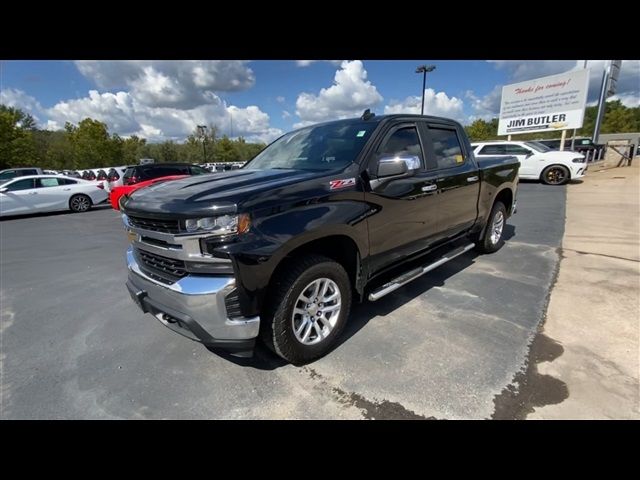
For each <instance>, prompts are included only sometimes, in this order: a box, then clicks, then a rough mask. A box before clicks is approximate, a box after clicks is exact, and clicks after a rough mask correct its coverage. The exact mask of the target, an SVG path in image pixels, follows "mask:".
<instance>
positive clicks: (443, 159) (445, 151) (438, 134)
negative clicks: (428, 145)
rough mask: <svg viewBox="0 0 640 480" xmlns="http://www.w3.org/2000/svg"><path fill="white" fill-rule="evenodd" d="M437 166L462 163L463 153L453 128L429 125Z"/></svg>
mask: <svg viewBox="0 0 640 480" xmlns="http://www.w3.org/2000/svg"><path fill="white" fill-rule="evenodd" d="M429 135H430V136H431V141H432V142H433V152H434V154H435V156H436V162H437V164H438V168H451V167H456V166H459V165H462V164H463V163H464V155H463V154H462V147H461V146H460V140H458V134H457V133H456V131H455V130H449V129H444V128H433V127H429Z"/></svg>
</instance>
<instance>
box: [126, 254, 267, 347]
mask: <svg viewBox="0 0 640 480" xmlns="http://www.w3.org/2000/svg"><path fill="white" fill-rule="evenodd" d="M127 267H128V269H129V277H128V280H127V288H128V290H129V293H130V294H131V297H132V299H133V300H134V301H135V303H136V304H137V305H138V306H139V307H140V308H141V309H142V311H143V312H145V313H151V314H152V315H153V316H155V317H156V318H157V319H158V320H159V321H160V322H162V323H163V324H164V325H165V326H166V327H168V328H170V329H171V330H173V331H175V332H177V333H180V334H181V335H184V336H186V337H188V338H191V339H192V340H195V341H199V342H202V343H204V344H206V345H208V346H220V347H223V348H227V349H230V350H243V349H245V347H247V348H248V346H249V345H250V346H251V347H252V346H253V341H254V339H255V337H257V336H258V331H259V328H260V317H252V318H245V317H242V318H233V319H230V318H228V316H227V310H226V307H225V297H226V296H227V295H228V294H229V293H231V292H232V290H233V289H234V288H235V279H234V278H233V277H215V276H204V275H188V276H186V277H184V278H182V279H180V280H178V281H177V282H175V283H173V284H171V285H165V284H162V283H160V282H158V281H156V280H154V279H152V278H150V277H148V276H147V275H145V274H144V272H142V271H141V270H140V267H139V265H138V262H137V261H136V259H135V256H134V254H133V248H132V247H129V249H128V250H127Z"/></svg>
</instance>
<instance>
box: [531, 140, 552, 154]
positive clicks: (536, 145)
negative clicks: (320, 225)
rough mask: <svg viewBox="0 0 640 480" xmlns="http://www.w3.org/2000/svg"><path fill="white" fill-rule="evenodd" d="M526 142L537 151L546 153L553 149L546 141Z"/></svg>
mask: <svg viewBox="0 0 640 480" xmlns="http://www.w3.org/2000/svg"><path fill="white" fill-rule="evenodd" d="M524 144H525V145H526V146H527V147H529V148H533V149H534V150H535V151H536V152H541V153H544V152H549V151H551V150H553V149H552V148H551V147H547V146H546V145H545V144H544V143H540V142H524Z"/></svg>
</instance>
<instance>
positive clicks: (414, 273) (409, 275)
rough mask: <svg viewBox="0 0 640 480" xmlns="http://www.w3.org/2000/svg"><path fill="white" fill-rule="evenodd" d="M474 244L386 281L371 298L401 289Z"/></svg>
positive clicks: (371, 299)
mask: <svg viewBox="0 0 640 480" xmlns="http://www.w3.org/2000/svg"><path fill="white" fill-rule="evenodd" d="M474 246H475V245H474V244H473V243H470V244H469V245H465V246H464V247H459V248H456V249H455V250H452V251H451V252H449V253H448V254H446V255H445V256H443V257H442V258H441V259H440V260H437V261H435V262H433V263H430V264H429V265H426V266H424V267H419V268H415V269H413V270H410V271H408V272H406V273H403V274H402V275H400V276H399V277H397V278H394V279H393V280H391V281H390V282H388V283H385V284H384V285H383V286H381V287H380V288H378V289H377V290H374V291H373V292H371V293H370V294H369V300H370V301H372V302H375V301H376V300H379V299H380V298H382V297H384V296H385V295H386V294H388V293H391V292H393V291H395V290H397V289H399V288H400V287H402V286H403V285H406V284H407V283H409V282H410V281H411V280H415V279H416V278H418V277H421V276H422V275H424V274H425V273H427V272H430V271H431V270H434V269H436V268H438V267H439V266H440V265H443V264H445V263H447V262H448V261H449V260H453V259H454V258H456V257H458V256H460V255H462V254H463V253H466V252H468V251H469V250H471V249H472V248H473V247H474Z"/></svg>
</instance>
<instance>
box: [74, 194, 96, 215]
mask: <svg viewBox="0 0 640 480" xmlns="http://www.w3.org/2000/svg"><path fill="white" fill-rule="evenodd" d="M92 204H93V202H92V201H91V197H89V196H88V195H85V194H83V193H79V194H77V195H74V196H72V197H71V198H70V199H69V209H70V210H71V211H72V212H74V213H81V212H86V211H88V210H89V209H90V208H91V206H92Z"/></svg>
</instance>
